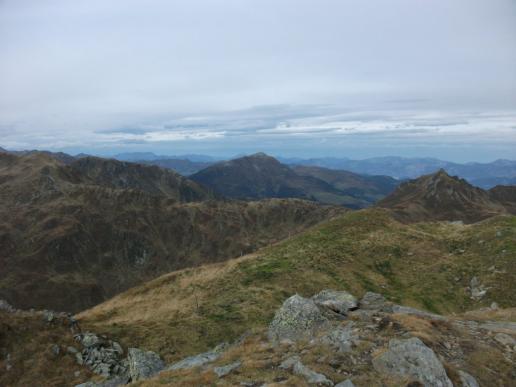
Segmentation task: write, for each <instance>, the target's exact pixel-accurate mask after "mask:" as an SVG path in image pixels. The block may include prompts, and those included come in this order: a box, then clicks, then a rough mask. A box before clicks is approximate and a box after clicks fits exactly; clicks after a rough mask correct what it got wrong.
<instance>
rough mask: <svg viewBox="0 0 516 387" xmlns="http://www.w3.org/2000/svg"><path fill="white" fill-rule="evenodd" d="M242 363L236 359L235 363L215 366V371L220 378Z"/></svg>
mask: <svg viewBox="0 0 516 387" xmlns="http://www.w3.org/2000/svg"><path fill="white" fill-rule="evenodd" d="M241 365H242V363H241V362H240V361H235V362H234V363H230V364H227V365H225V366H222V367H214V368H213V372H215V373H216V374H217V376H218V377H219V378H223V377H224V376H226V375H227V374H229V373H231V372H233V371H234V370H236V369H237V368H240V366H241Z"/></svg>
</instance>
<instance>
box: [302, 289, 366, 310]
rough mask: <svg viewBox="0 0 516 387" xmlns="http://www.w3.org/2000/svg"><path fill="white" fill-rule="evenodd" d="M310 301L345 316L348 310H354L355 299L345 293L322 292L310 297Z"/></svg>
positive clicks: (355, 306)
mask: <svg viewBox="0 0 516 387" xmlns="http://www.w3.org/2000/svg"><path fill="white" fill-rule="evenodd" d="M312 300H313V301H314V302H315V303H316V304H317V305H319V306H323V307H325V308H328V309H330V310H332V311H334V312H336V313H339V314H342V315H344V316H345V315H347V313H348V311H349V310H353V309H356V308H357V306H358V302H357V299H356V298H355V296H353V295H351V294H350V293H348V292H345V291H335V290H323V291H322V292H320V293H318V294H316V295H315V296H313V297H312Z"/></svg>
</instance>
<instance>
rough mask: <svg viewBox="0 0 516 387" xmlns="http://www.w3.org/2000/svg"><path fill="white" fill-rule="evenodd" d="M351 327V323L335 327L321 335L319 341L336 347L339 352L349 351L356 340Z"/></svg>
mask: <svg viewBox="0 0 516 387" xmlns="http://www.w3.org/2000/svg"><path fill="white" fill-rule="evenodd" d="M352 328H353V323H350V324H348V325H346V326H344V327H338V328H335V329H333V330H332V331H330V332H328V333H327V334H325V335H324V336H323V337H321V342H323V343H324V344H328V345H330V346H332V347H334V348H336V349H337V350H338V351H339V352H349V351H351V346H352V345H353V344H354V342H355V340H356V339H355V337H354V336H353V331H352Z"/></svg>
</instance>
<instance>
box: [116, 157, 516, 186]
mask: <svg viewBox="0 0 516 387" xmlns="http://www.w3.org/2000/svg"><path fill="white" fill-rule="evenodd" d="M115 158H117V159H121V160H127V161H145V162H148V163H151V164H152V163H155V164H158V163H160V164H161V166H164V167H167V168H171V169H174V170H176V171H177V172H179V173H181V174H183V175H188V174H192V173H196V172H198V171H200V170H201V169H204V168H206V167H207V164H208V165H209V164H213V163H215V162H217V161H218V160H217V159H214V158H210V156H200V155H191V156H189V155H185V156H176V157H170V156H157V155H155V154H153V153H138V152H136V153H132V154H121V155H117V156H115ZM237 158H238V157H237ZM165 159H166V160H167V161H162V160H165ZM177 159H181V160H182V161H176V160H177ZM186 160H188V161H190V163H188V162H187V161H186ZM277 160H278V161H280V162H281V163H283V164H286V165H289V166H292V165H294V166H296V165H302V166H315V167H322V168H327V169H334V170H344V171H349V172H353V173H356V174H360V175H381V176H391V177H394V178H395V179H398V180H406V179H414V178H417V177H419V176H422V175H427V174H430V173H434V172H437V171H438V170H439V169H444V170H445V171H446V172H447V173H449V174H450V175H453V176H459V177H462V178H464V179H466V180H467V181H468V182H469V183H471V184H473V185H475V186H477V187H480V188H484V189H489V188H492V187H494V186H496V185H515V184H516V161H513V160H496V161H493V162H490V163H477V162H475V163H474V162H470V163H464V164H461V163H454V162H450V161H443V160H439V159H434V158H404V157H394V156H389V157H374V158H369V159H363V160H351V159H348V158H342V157H325V158H312V159H303V158H286V157H277ZM167 164H168V165H167Z"/></svg>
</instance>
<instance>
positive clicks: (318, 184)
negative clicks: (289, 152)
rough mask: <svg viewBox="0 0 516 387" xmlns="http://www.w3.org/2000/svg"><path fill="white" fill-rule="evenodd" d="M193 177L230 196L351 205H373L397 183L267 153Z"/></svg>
mask: <svg viewBox="0 0 516 387" xmlns="http://www.w3.org/2000/svg"><path fill="white" fill-rule="evenodd" d="M190 178H191V179H192V180H194V181H196V182H198V183H200V184H202V185H204V186H206V187H210V188H212V189H213V190H214V191H215V192H218V193H220V194H221V195H224V196H226V197H230V198H236V199H261V198H286V197H294V198H301V199H308V200H314V201H318V202H321V203H327V204H335V205H344V206H348V207H351V208H362V207H367V206H369V205H371V204H372V203H373V202H374V201H375V200H376V199H378V198H379V197H383V196H385V194H386V193H387V192H388V191H390V188H388V187H389V186H391V185H394V184H393V182H392V181H390V180H389V179H388V178H384V177H381V178H378V179H377V178H376V177H370V178H366V177H361V176H357V175H353V174H349V173H347V172H344V171H339V172H332V171H330V170H324V169H313V168H312V169H308V168H299V169H292V168H290V167H288V166H286V165H284V164H281V163H280V162H279V161H278V160H276V159H274V158H273V157H270V156H267V155H266V154H264V153H258V154H255V155H251V156H245V157H241V158H237V159H233V160H230V161H224V162H220V163H216V164H214V165H211V166H209V167H207V168H205V169H203V170H201V171H199V172H197V173H195V174H193V175H191V176H190ZM375 180H377V181H375ZM386 180H387V181H386ZM392 180H394V179H392ZM373 181H375V182H374V183H373Z"/></svg>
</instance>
